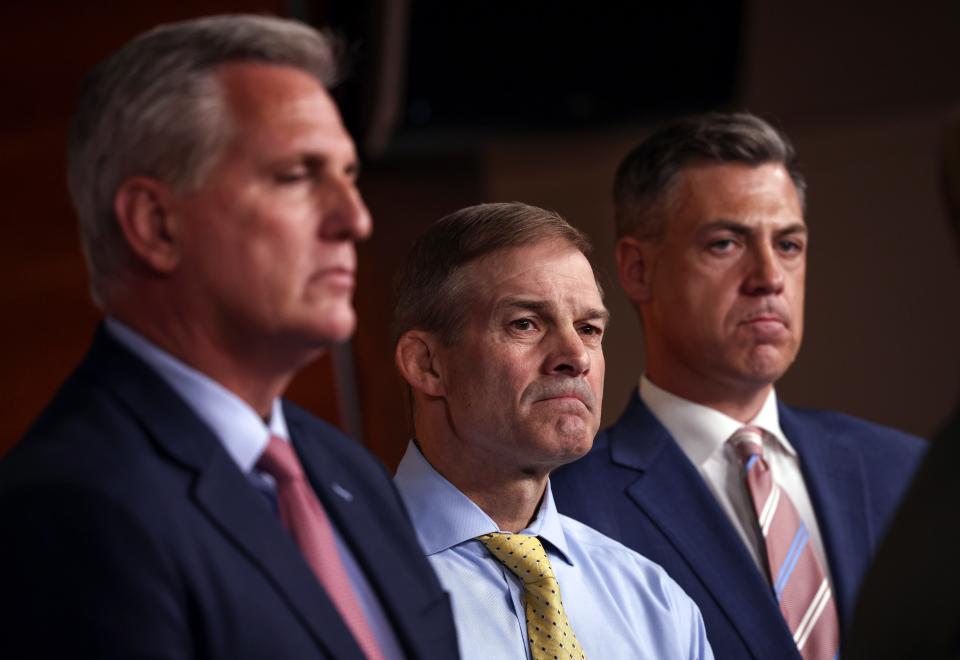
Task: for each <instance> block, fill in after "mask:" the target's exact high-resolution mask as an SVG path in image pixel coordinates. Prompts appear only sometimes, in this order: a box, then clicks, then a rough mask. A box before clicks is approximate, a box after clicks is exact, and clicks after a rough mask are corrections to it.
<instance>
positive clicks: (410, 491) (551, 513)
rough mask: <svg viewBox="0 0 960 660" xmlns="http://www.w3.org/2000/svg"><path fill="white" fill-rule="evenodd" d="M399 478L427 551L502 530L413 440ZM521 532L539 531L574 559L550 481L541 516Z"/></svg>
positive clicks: (567, 557)
mask: <svg viewBox="0 0 960 660" xmlns="http://www.w3.org/2000/svg"><path fill="white" fill-rule="evenodd" d="M394 482H395V483H396V485H397V489H398V490H399V491H400V495H401V496H402V497H403V500H404V503H405V504H406V505H407V510H408V511H409V512H410V517H411V519H412V520H413V526H414V527H415V528H416V530H417V536H418V537H419V539H420V545H421V546H422V547H423V550H424V552H426V554H427V556H430V555H433V554H436V553H438V552H442V551H444V550H448V549H450V548H452V547H454V546H457V545H460V544H461V543H465V542H468V541H472V540H473V539H475V538H476V537H478V536H482V535H484V534H489V533H491V532H499V531H500V528H499V527H498V526H497V523H496V522H494V521H493V519H492V518H491V517H490V516H488V515H487V514H486V513H484V511H483V510H482V509H481V508H480V507H479V506H477V505H476V504H475V503H474V502H473V500H471V499H470V498H469V497H467V496H466V495H464V494H463V493H462V492H460V490H459V489H458V488H457V487H456V486H454V485H453V484H452V483H450V482H449V481H447V480H446V479H445V478H444V477H443V475H441V474H440V473H439V472H437V471H436V470H435V469H434V467H433V466H432V465H430V463H429V462H428V461H427V459H426V458H424V456H423V454H422V453H421V452H420V449H419V448H418V447H417V446H416V444H414V443H413V442H410V444H409V445H408V446H407V451H406V453H405V454H404V456H403V459H402V460H401V461H400V465H399V467H398V468H397V474H396V476H395V477H394ZM438 503H439V504H440V506H438ZM520 533H521V534H530V535H531V536H539V537H540V538H541V539H543V540H544V541H547V542H548V543H549V544H550V545H551V546H553V547H554V548H555V549H556V550H557V552H558V554H559V555H560V557H561V558H562V559H563V560H564V561H565V562H567V563H568V564H571V565H572V564H573V561H572V560H571V558H570V552H569V550H568V548H567V540H566V537H565V536H564V533H563V526H562V525H561V521H560V514H559V512H558V511H557V506H556V504H555V503H554V501H553V492H552V491H551V489H550V483H549V482H547V489H546V492H544V495H543V501H542V502H541V503H540V508H539V510H538V511H537V515H536V517H535V518H534V519H533V521H532V522H531V523H530V525H528V526H527V528H526V529H524V530H522V531H521V532H520Z"/></svg>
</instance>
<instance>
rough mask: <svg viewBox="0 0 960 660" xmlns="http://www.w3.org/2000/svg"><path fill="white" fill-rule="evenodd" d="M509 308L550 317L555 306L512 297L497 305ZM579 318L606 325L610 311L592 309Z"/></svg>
mask: <svg viewBox="0 0 960 660" xmlns="http://www.w3.org/2000/svg"><path fill="white" fill-rule="evenodd" d="M508 307H519V308H521V309H527V310H530V311H531V312H536V313H537V314H540V315H541V316H548V315H549V312H550V311H551V310H552V309H553V307H554V306H553V304H552V303H548V302H546V301H544V300H531V299H530V298H512V297H511V298H504V299H503V300H501V301H500V302H499V303H498V304H497V308H498V309H506V308H508ZM577 316H579V317H580V318H582V319H600V320H602V321H603V322H604V323H606V322H607V321H609V320H610V311H609V310H608V309H607V308H605V307H591V308H589V309H587V310H585V311H584V312H583V313H581V314H578V315H577Z"/></svg>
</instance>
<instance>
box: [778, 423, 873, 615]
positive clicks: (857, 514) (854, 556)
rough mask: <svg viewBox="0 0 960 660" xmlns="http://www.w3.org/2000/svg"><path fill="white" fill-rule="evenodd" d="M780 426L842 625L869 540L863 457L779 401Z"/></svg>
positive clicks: (837, 437) (824, 429)
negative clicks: (798, 472)
mask: <svg viewBox="0 0 960 660" xmlns="http://www.w3.org/2000/svg"><path fill="white" fill-rule="evenodd" d="M780 426H781V428H782V429H783V432H784V434H786V436H787V439H789V440H790V443H791V444H792V445H793V446H794V448H795V449H796V450H797V454H799V456H800V463H801V468H802V470H803V479H804V482H805V484H806V486H807V492H809V493H810V501H811V503H812V504H813V509H814V512H815V513H816V516H817V525H818V526H819V527H820V534H821V536H822V537H823V545H824V550H825V552H826V553H827V558H828V561H829V563H830V575H831V578H832V580H833V588H834V592H835V594H834V599H835V601H836V604H837V613H838V615H839V617H840V624H841V626H843V625H844V624H845V623H847V622H849V620H850V618H849V617H850V614H851V612H850V607H851V605H852V603H853V600H854V598H855V596H856V588H857V584H859V582H860V578H861V576H862V574H863V572H864V570H865V568H866V563H867V558H868V557H870V556H871V554H872V549H871V542H870V539H872V538H874V533H873V530H872V529H871V522H870V521H871V516H870V515H869V513H870V503H869V500H868V498H867V492H866V488H865V480H864V468H863V463H862V459H861V457H860V453H859V452H857V451H856V450H855V449H854V448H853V447H851V446H850V445H849V444H848V442H847V440H846V439H845V438H844V437H843V436H841V435H838V434H834V433H832V432H831V431H830V430H829V428H827V427H825V426H824V425H821V424H819V423H817V421H816V420H815V419H810V416H809V415H807V416H804V415H802V414H801V413H798V412H797V411H794V410H791V409H790V408H788V407H787V406H783V405H781V406H780Z"/></svg>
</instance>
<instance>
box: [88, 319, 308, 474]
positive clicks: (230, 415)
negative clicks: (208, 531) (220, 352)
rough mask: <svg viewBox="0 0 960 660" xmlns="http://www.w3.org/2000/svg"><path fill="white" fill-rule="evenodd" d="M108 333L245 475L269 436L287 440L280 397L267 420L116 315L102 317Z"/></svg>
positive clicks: (275, 401)
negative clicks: (174, 397) (171, 393)
mask: <svg viewBox="0 0 960 660" xmlns="http://www.w3.org/2000/svg"><path fill="white" fill-rule="evenodd" d="M105 325H106V328H107V331H108V332H109V333H110V335H111V336H112V337H113V338H114V339H116V340H117V341H118V342H119V343H120V344H122V345H123V346H124V347H126V348H127V349H128V350H130V351H132V352H133V353H134V354H135V355H137V357H139V358H140V359H141V360H143V361H144V362H146V363H147V364H148V365H149V366H150V367H152V368H153V369H154V370H155V371H156V372H157V373H158V374H159V375H160V377H161V378H163V380H165V381H166V382H167V384H169V385H170V387H172V388H173V389H174V391H176V392H177V394H179V395H180V397H181V398H182V399H183V400H184V401H185V402H186V404H187V405H188V406H190V408H191V409H192V410H193V411H194V412H195V413H196V414H197V416H198V417H200V419H201V420H202V421H203V422H204V423H205V424H206V425H207V426H208V427H209V428H210V430H211V431H213V433H214V435H216V436H217V438H218V439H219V440H220V443H221V444H222V445H223V447H224V449H226V451H227V453H228V454H229V455H230V457H231V458H232V459H233V460H234V461H235V462H236V464H237V465H238V466H239V467H240V469H241V470H242V471H243V472H244V473H249V472H250V471H251V470H252V469H253V466H254V465H255V464H256V462H257V459H259V458H260V454H262V453H263V450H264V449H265V448H266V446H267V441H268V440H269V439H270V436H271V435H275V436H278V437H281V438H284V439H288V438H289V437H290V436H289V432H288V430H287V422H286V419H285V418H284V416H283V406H282V405H281V404H280V399H274V401H273V406H272V409H271V412H270V422H269V424H267V423H264V421H263V420H262V419H261V418H260V416H259V415H258V414H257V412H256V411H255V410H254V409H253V408H251V407H250V406H249V405H248V404H247V403H246V402H245V401H243V400H242V399H241V398H240V397H238V396H237V395H236V394H234V393H233V392H231V391H230V390H228V389H227V388H225V387H223V386H222V385H221V384H220V383H217V382H216V381H214V380H213V379H211V378H210V377H209V376H207V375H205V374H203V373H201V372H199V371H197V370H196V369H193V368H192V367H189V366H187V365H186V364H184V363H183V362H181V361H180V360H178V359H177V358H175V357H174V356H173V355H171V354H170V353H168V352H167V351H165V350H163V349H162V348H160V347H159V346H157V345H156V344H154V343H152V342H151V341H149V340H148V339H147V338H145V337H144V336H143V335H141V334H139V333H138V332H135V331H134V330H132V329H130V328H129V327H127V326H126V325H124V324H123V323H121V322H119V321H117V320H116V319H112V318H108V319H106V321H105Z"/></svg>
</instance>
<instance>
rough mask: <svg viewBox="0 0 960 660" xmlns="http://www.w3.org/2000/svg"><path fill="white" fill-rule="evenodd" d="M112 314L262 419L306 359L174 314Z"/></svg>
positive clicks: (267, 416) (122, 311) (122, 312)
mask: <svg viewBox="0 0 960 660" xmlns="http://www.w3.org/2000/svg"><path fill="white" fill-rule="evenodd" d="M110 315H111V316H113V317H114V318H116V319H117V320H118V321H120V322H121V323H124V324H125V325H127V326H129V327H130V328H131V329H132V330H134V331H136V332H138V333H139V334H141V335H143V336H144V337H145V338H146V339H148V340H149V341H150V342H152V343H153V344H155V345H156V346H158V347H159V348H161V349H163V350H164V351H166V352H168V353H170V354H171V355H172V356H174V357H175V358H177V359H178V360H180V361H181V362H183V363H184V364H186V365H188V366H189V367H191V368H193V369H196V370H197V371H199V372H201V373H203V374H204V375H206V376H207V377H209V378H211V379H212V380H214V381H216V382H217V383H219V384H220V385H222V386H223V387H224V388H226V389H227V390H229V391H231V392H233V393H234V394H235V395H237V396H238V397H239V398H240V399H242V400H243V401H244V402H245V403H247V404H248V405H249V406H250V407H251V408H253V409H254V410H255V411H256V412H257V414H259V415H260V416H261V417H263V418H264V419H267V418H269V415H270V412H271V408H272V406H273V402H274V400H276V399H277V398H278V397H280V396H281V395H282V394H283V392H284V390H286V388H287V385H289V383H290V381H291V380H292V379H293V376H294V375H295V374H296V372H297V371H298V370H299V368H300V367H302V366H303V365H304V364H306V362H307V361H308V360H303V359H301V361H300V362H296V361H292V360H283V359H278V358H277V356H275V355H271V354H270V351H268V350H258V348H257V347H256V346H255V344H254V343H251V342H243V341H241V340H238V339H237V338H236V337H233V338H230V337H221V336H218V335H217V334H216V333H211V332H208V331H206V329H205V328H203V327H201V326H198V325H194V324H191V323H189V322H185V321H183V319H184V318H186V317H184V316H181V315H178V314H174V313H171V314H166V315H164V314H158V315H151V316H150V317H144V316H143V315H137V314H130V313H124V310H111V311H110ZM158 317H165V318H163V319H160V318H158Z"/></svg>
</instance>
